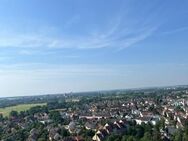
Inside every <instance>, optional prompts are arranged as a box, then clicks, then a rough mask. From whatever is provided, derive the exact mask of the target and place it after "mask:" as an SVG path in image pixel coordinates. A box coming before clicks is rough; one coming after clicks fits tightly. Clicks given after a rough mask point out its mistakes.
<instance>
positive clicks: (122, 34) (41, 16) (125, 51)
mask: <svg viewBox="0 0 188 141" xmlns="http://www.w3.org/2000/svg"><path fill="white" fill-rule="evenodd" d="M187 7H188V1H187V0H152V1H149V0H17V1H16V0H0V97H8V96H22V95H39V94H53V93H64V92H80V91H98V90H111V89H126V88H139V87H152V86H169V85H184V84H188V54H187V53H188V8H187Z"/></svg>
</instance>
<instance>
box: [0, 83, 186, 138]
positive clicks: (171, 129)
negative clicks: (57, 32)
mask: <svg viewBox="0 0 188 141" xmlns="http://www.w3.org/2000/svg"><path fill="white" fill-rule="evenodd" d="M0 103H1V104H0V107H1V108H2V109H3V108H6V107H11V106H15V105H20V104H22V105H24V104H25V103H30V104H36V103H38V104H39V103H43V104H42V105H37V106H33V107H31V108H29V109H27V110H21V111H16V110H14V109H13V110H12V111H11V112H10V113H9V115H7V116H5V115H4V113H3V112H1V114H0V140H1V141H15V140H16V141H187V140H188V86H174V87H162V88H144V89H130V90H114V91H100V92H84V93H67V94H55V95H43V96H30V97H29V96H28V97H15V98H1V99H0ZM7 103H9V105H7Z"/></svg>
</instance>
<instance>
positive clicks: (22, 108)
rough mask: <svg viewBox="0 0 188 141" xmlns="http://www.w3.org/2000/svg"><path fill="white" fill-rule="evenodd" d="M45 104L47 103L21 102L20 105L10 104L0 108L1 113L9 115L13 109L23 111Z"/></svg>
mask: <svg viewBox="0 0 188 141" xmlns="http://www.w3.org/2000/svg"><path fill="white" fill-rule="evenodd" d="M44 105H46V103H38V104H20V105H16V106H10V107H6V108H0V113H1V114H3V116H9V113H10V112H11V111H17V112H21V111H26V110H29V109H30V108H32V107H35V106H44Z"/></svg>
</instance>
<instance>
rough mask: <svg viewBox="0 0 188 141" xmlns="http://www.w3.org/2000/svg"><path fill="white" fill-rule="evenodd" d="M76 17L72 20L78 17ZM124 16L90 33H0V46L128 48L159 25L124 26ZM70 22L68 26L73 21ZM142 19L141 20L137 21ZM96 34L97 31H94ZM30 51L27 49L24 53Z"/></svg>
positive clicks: (150, 33)
mask: <svg viewBox="0 0 188 141" xmlns="http://www.w3.org/2000/svg"><path fill="white" fill-rule="evenodd" d="M77 19H78V17H77V18H73V19H72V22H74V21H75V20H77ZM123 20H124V19H123V18H122V17H121V18H118V19H116V20H114V21H113V22H112V23H113V24H108V23H107V27H108V29H105V30H104V29H102V27H100V28H99V29H97V31H92V30H91V31H88V34H87V35H84V34H82V33H81V34H80V35H79V36H73V35H72V36H67V35H63V34H59V35H58V36H53V35H50V33H49V32H47V33H46V34H45V33H36V34H35V33H32V34H30V33H14V32H10V33H6V35H4V34H0V47H7V48H8V47H9V48H12V47H16V48H36V49H37V48H44V49H45V48H51V49H53V48H71V49H99V48H115V49H119V48H121V49H122V48H127V47H130V46H132V45H134V44H136V43H138V42H140V41H142V40H144V39H146V38H148V37H149V36H151V35H152V34H153V32H154V31H155V30H156V29H157V26H155V25H154V26H151V25H148V26H145V25H144V26H143V25H141V26H139V27H134V25H132V26H131V25H123V22H124V21H123ZM72 22H70V23H69V24H68V25H70V24H72ZM138 22H139V21H138ZM94 32H95V33H94ZM93 33H94V34H93ZM22 53H24V54H30V53H29V52H27V51H24V52H22Z"/></svg>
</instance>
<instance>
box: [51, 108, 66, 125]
mask: <svg viewBox="0 0 188 141" xmlns="http://www.w3.org/2000/svg"><path fill="white" fill-rule="evenodd" d="M49 117H50V119H52V120H53V121H54V122H55V123H57V124H58V123H61V122H62V121H63V119H62V117H61V115H60V113H59V112H58V111H52V112H50V114H49Z"/></svg>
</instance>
